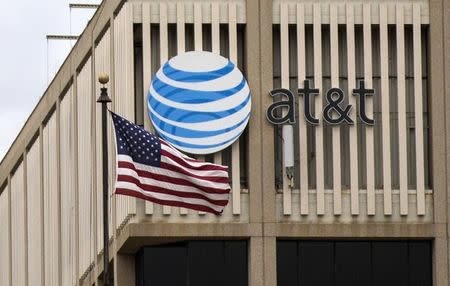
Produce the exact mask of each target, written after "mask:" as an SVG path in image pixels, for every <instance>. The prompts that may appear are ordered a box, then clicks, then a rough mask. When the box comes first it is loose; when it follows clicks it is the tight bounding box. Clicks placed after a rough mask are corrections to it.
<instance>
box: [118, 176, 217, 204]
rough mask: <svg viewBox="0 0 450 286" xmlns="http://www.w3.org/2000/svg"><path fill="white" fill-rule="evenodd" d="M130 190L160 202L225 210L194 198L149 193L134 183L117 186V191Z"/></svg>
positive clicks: (121, 183)
mask: <svg viewBox="0 0 450 286" xmlns="http://www.w3.org/2000/svg"><path fill="white" fill-rule="evenodd" d="M121 188H123V189H128V190H131V191H136V192H139V193H141V194H143V195H145V196H147V197H151V198H155V199H158V200H164V201H177V202H183V203H188V204H193V205H204V206H206V207H208V208H210V209H214V210H216V211H219V210H220V209H222V208H223V206H219V205H216V204H213V203H210V202H207V201H205V200H200V199H194V198H183V197H180V196H174V195H169V194H160V193H154V192H148V191H145V190H143V189H141V188H139V187H138V186H136V185H135V184H133V183H128V182H123V181H118V182H117V185H116V190H117V189H121Z"/></svg>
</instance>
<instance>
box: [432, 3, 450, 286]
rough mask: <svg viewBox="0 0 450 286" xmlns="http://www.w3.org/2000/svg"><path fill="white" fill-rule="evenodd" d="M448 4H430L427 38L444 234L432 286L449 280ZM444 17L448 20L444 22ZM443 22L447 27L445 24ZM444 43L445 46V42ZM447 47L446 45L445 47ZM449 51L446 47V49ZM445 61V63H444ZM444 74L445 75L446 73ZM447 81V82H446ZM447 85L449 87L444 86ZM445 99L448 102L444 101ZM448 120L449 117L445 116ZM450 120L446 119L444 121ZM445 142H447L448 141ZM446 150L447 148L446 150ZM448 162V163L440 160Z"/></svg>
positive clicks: (437, 245)
mask: <svg viewBox="0 0 450 286" xmlns="http://www.w3.org/2000/svg"><path fill="white" fill-rule="evenodd" d="M446 2H448V1H447V0H430V2H429V3H430V30H429V31H430V35H429V75H430V89H429V92H430V94H429V99H430V105H431V146H432V149H431V150H432V162H433V165H432V166H433V197H434V223H435V224H436V228H437V229H438V228H442V229H443V232H444V234H442V235H437V237H436V238H435V240H434V249H433V251H434V255H433V281H434V285H448V280H449V278H450V277H449V253H448V251H449V245H448V241H449V239H448V227H449V226H448V221H449V220H448V213H449V212H448V208H449V207H450V206H449V204H448V203H449V197H448V196H449V186H448V183H449V182H448V180H447V176H448V169H447V168H448V164H449V160H448V158H447V156H448V150H446V141H447V140H448V133H449V131H448V128H449V126H450V124H449V123H448V122H446V116H445V113H446V104H449V103H448V96H450V92H449V91H448V90H446V88H445V81H446V77H447V78H448V73H449V67H446V66H445V62H446V61H447V62H448V58H449V56H448V55H447V57H446V55H445V51H446V47H445V46H444V44H445V43H448V42H449V41H448V39H446V40H444V39H445V37H446V35H445V32H446V33H447V37H448V31H449V28H448V24H449V23H448V21H449V19H448V17H449V16H450V13H449V11H448V9H447V11H445V9H444V6H449V5H448V3H446ZM446 17H447V19H446ZM445 22H446V23H445ZM444 41H445V42H444ZM447 45H448V44H447ZM447 49H448V47H447ZM446 58H447V59H446ZM446 72H447V73H446ZM447 81H448V80H447ZM447 85H448V84H447ZM446 98H447V99H446ZM447 117H448V116H447ZM448 120H449V119H448V118H447V121H448ZM447 142H448V141H447ZM447 148H449V147H447ZM443 158H447V160H445V159H443Z"/></svg>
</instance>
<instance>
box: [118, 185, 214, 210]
mask: <svg viewBox="0 0 450 286" xmlns="http://www.w3.org/2000/svg"><path fill="white" fill-rule="evenodd" d="M116 194H119V195H126V196H132V197H136V198H139V199H142V200H146V201H150V202H152V203H156V204H160V205H167V206H173V207H182V208H187V209H192V210H197V211H202V212H210V213H213V214H216V215H220V214H221V213H222V211H223V210H220V211H217V210H215V209H212V208H209V207H207V206H204V205H196V204H190V203H185V202H179V201H169V200H161V199H156V198H153V197H151V196H147V195H145V194H143V193H140V192H137V191H134V190H129V189H126V188H116Z"/></svg>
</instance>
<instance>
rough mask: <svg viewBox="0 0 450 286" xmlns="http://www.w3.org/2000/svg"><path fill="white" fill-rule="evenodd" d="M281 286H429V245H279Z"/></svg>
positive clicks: (310, 242) (288, 242)
mask: <svg viewBox="0 0 450 286" xmlns="http://www.w3.org/2000/svg"><path fill="white" fill-rule="evenodd" d="M277 280H278V286H297V285H301V286H310V285H311V286H313V285H314V286H315V285H321V286H327V285H330V286H341V285H342V286H352V285H355V286H360V285H371V286H378V285H379V286H389V285H396V286H397V285H405V286H407V285H408V286H412V285H417V286H419V285H420V286H428V285H430V286H431V285H432V278H431V242H429V241H377V242H368V241H356V242H352V241H334V242H330V241H278V243H277Z"/></svg>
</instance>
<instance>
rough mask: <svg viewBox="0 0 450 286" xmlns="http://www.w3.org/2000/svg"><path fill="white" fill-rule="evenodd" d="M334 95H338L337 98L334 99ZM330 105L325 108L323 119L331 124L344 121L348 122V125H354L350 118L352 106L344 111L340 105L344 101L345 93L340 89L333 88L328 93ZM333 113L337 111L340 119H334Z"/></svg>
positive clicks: (327, 97) (348, 106)
mask: <svg viewBox="0 0 450 286" xmlns="http://www.w3.org/2000/svg"><path fill="white" fill-rule="evenodd" d="M333 95H337V98H333ZM326 99H327V102H328V104H327V105H326V106H325V108H324V110H323V119H324V120H325V121H326V122H328V123H329V124H339V123H341V122H342V121H345V122H347V123H348V124H353V123H354V122H353V120H352V119H351V118H350V117H349V116H348V114H349V113H350V110H351V109H352V106H351V105H347V107H346V108H345V109H342V108H341V107H340V105H339V103H341V102H342V101H343V100H344V92H342V90H341V89H339V88H331V89H329V90H328V91H327V96H326ZM332 111H335V112H337V113H338V114H339V116H338V118H336V119H334V118H333V117H332V116H331V115H332V114H331V113H332Z"/></svg>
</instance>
